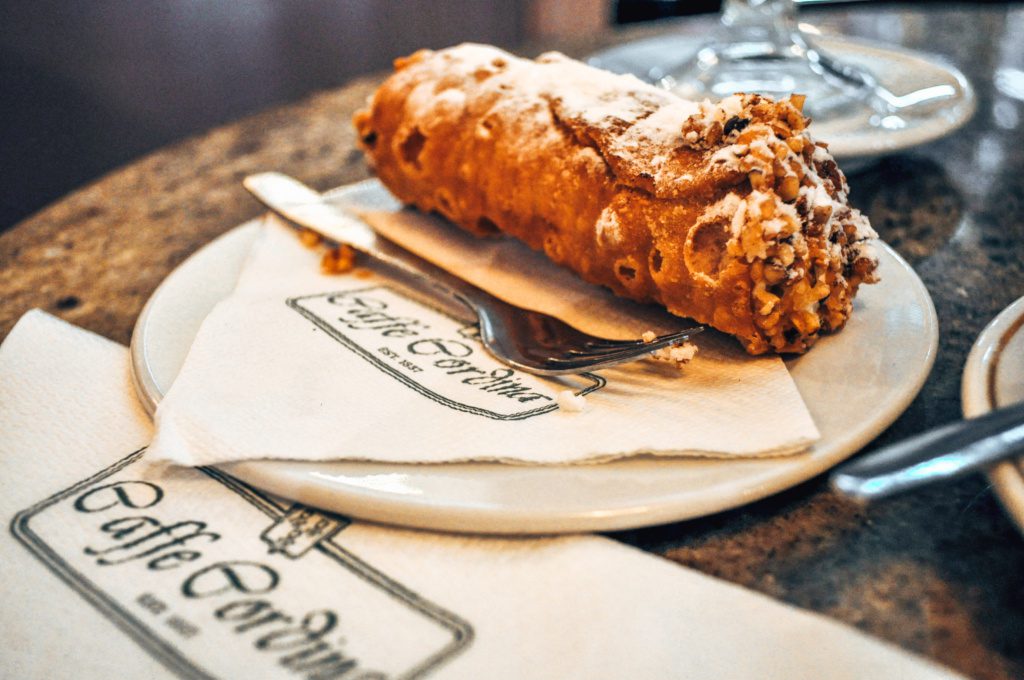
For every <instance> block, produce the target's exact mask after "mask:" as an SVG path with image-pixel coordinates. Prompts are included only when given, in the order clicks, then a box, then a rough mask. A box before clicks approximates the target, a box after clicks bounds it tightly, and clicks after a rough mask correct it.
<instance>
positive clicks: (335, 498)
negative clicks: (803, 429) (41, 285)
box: [132, 181, 938, 534]
mask: <svg viewBox="0 0 1024 680" xmlns="http://www.w3.org/2000/svg"><path fill="white" fill-rule="evenodd" d="M333 198H334V199H335V200H337V201H338V202H340V203H346V204H349V205H355V206H358V207H373V208H379V207H381V205H388V204H389V203H390V201H391V200H392V199H390V197H389V196H388V194H387V193H386V192H385V191H384V189H383V188H382V187H381V186H380V184H379V183H378V182H376V181H369V182H363V183H360V184H355V185H352V186H349V187H343V188H342V189H341V190H339V191H337V192H335V193H334V194H333ZM258 229H259V224H258V221H254V222H250V223H248V224H244V225H242V226H240V227H238V228H236V229H234V230H232V231H230V232H228V233H227V234H225V235H224V236H221V237H220V238H218V239H217V240H215V241H213V242H212V243H210V244H209V245H207V246H206V247H204V248H203V249H202V250H200V251H198V252H197V253H195V254H194V255H193V256H192V257H191V258H189V259H188V260H186V261H185V262H184V263H183V264H182V265H181V266H180V267H178V269H176V270H175V271H174V272H172V273H171V275H170V276H168V277H167V279H166V280H165V281H164V282H163V283H162V284H161V285H160V287H159V288H158V289H157V290H156V292H155V293H154V294H153V297H152V298H151V299H150V300H149V302H148V303H147V305H146V307H145V309H144V310H143V312H142V314H141V315H140V317H139V320H138V323H137V325H136V328H135V333H134V336H133V338H132V360H133V369H134V372H135V378H136V382H137V385H138V386H139V390H140V393H141V394H142V395H143V398H144V399H146V400H147V402H148V405H149V406H152V405H153V404H154V403H156V402H157V401H158V400H159V398H160V396H161V395H162V394H163V393H164V392H165V391H166V389H167V388H168V387H169V386H170V385H171V383H172V381H173V380H174V378H175V376H176V375H177V373H178V370H179V369H180V367H181V365H182V362H183V361H184V358H185V354H186V353H187V351H188V348H189V346H190V344H191V342H192V339H193V338H194V337H195V334H196V331H197V330H198V328H199V325H200V324H201V323H202V321H203V319H204V318H205V317H206V315H207V313H208V312H209V311H210V309H211V308H212V307H213V306H214V305H215V304H216V303H217V301H218V300H220V299H222V298H223V297H225V296H226V295H228V293H230V291H231V290H232V288H233V286H234V282H235V279H236V277H237V274H238V272H239V270H240V268H241V266H242V263H243V261H244V258H245V256H246V254H247V252H248V248H249V246H250V244H251V243H252V240H253V238H254V237H255V235H256V234H257V232H258ZM881 274H882V277H883V279H882V281H883V282H882V283H881V284H878V285H874V286H866V287H864V288H863V289H862V291H863V292H862V293H861V294H860V296H859V297H858V300H857V310H856V313H855V314H854V316H853V318H852V319H851V321H850V323H849V324H848V326H847V327H846V329H845V330H843V331H842V332H841V333H838V334H836V335H834V336H831V337H828V338H825V339H823V340H822V341H821V342H819V343H818V345H817V346H816V347H815V348H814V349H813V350H812V351H811V352H810V353H808V354H807V355H806V356H804V357H800V358H798V359H794V360H791V361H790V362H789V368H790V370H791V372H792V374H793V377H794V379H795V380H796V384H797V386H798V387H799V389H800V392H801V394H802V395H803V397H804V399H805V401H806V402H807V406H808V408H809V409H810V412H811V415H812V416H813V417H814V419H815V422H816V423H817V425H818V428H819V430H820V431H821V435H822V438H821V440H820V441H819V442H818V443H817V444H816V445H815V446H814V447H813V448H812V449H811V450H810V451H809V452H808V453H805V454H800V455H797V456H792V457H788V458H775V459H760V460H756V459H753V460H751V459H748V460H733V461H725V460H699V459H657V460H655V459H633V460H627V461H616V462H612V463H607V464H602V465H578V466H566V467H551V466H546V467H530V466H521V465H500V464H491V463H487V464H485V463H480V464H458V465H385V464H372V463H342V462H338V463H321V462H317V463H314V462H305V463H303V462H291V461H254V462H247V463H234V464H231V465H225V466H223V469H225V470H226V471H228V472H229V473H230V474H232V475H235V476H237V477H239V478H241V479H243V480H245V481H247V482H249V483H251V484H253V485H255V486H257V487H260V488H263V489H265V490H267V491H270V492H272V493H276V494H278V495H281V496H286V497H289V498H293V499H296V500H299V501H301V502H304V503H307V504H310V505H314V506H318V507H321V508H326V509H329V510H333V511H335V512H339V513H342V514H345V515H349V516H352V517H358V518H362V519H367V520H373V521H379V522H386V523H392V524H401V525H406V526H413V527H421V528H428V529H438V530H445V531H462V532H480V533H534V534H536V533H554V532H576V531H605V530H614V529H624V528H630V527H637V526H645V525H652V524H661V523H665V522H671V521H675V520H682V519H687V518H692V517H700V516H702V515H707V514H710V513H714V512H718V511H720V510H725V509H727V508H733V507H737V506H740V505H743V504H745V503H749V502H751V501H754V500H757V499H759V498H763V497H765V496H768V495H770V494H772V493H775V492H777V491H780V490H782V489H786V488H788V487H791V486H793V485H795V484H798V483H799V482H802V481H804V480H806V479H809V478H811V477H813V476H815V475H817V474H819V473H821V472H823V471H825V470H827V469H829V468H831V467H832V466H834V465H835V464H837V463H839V462H840V461H842V460H843V459H845V458H846V457H847V456H849V455H850V454H852V453H853V452H855V451H857V450H858V449H860V448H861V447H863V446H864V445H865V444H867V443H868V442H869V441H871V440H872V439H873V438H874V437H875V436H877V435H878V434H879V433H880V432H881V431H882V430H883V429H885V427H886V426H888V425H889V424H890V423H891V422H892V421H893V420H895V419H896V418H897V417H898V416H899V414H900V413H902V412H903V410H904V409H905V408H906V407H907V405H908V404H909V403H910V401H911V400H912V399H913V398H914V396H915V395H916V394H917V392H918V390H920V388H921V385H922V384H923V383H924V380H925V378H926V377H927V375H928V372H929V370H930V369H931V366H932V362H933V361H934V358H935V348H936V344H937V340H938V326H937V322H936V319H935V310H934V308H933V306H932V301H931V298H930V297H929V296H928V292H927V291H926V290H925V288H924V285H923V284H922V283H921V281H920V279H918V277H917V275H916V274H915V273H914V271H913V270H912V269H911V268H910V267H909V265H907V263H906V262H904V261H903V260H902V259H901V258H900V257H899V256H898V255H896V253H895V252H893V251H892V250H891V249H889V248H888V247H885V246H883V247H882V248H881Z"/></svg>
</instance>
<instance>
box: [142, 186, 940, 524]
mask: <svg viewBox="0 0 1024 680" xmlns="http://www.w3.org/2000/svg"><path fill="white" fill-rule="evenodd" d="M377 188H380V184H379V181H378V180H375V179H370V180H364V181H361V182H356V183H352V184H347V185H343V186H341V187H337V188H336V189H333V190H331V191H329V192H327V194H328V195H329V196H331V197H333V198H335V199H336V200H338V199H341V200H344V196H345V195H346V194H348V193H350V192H352V193H354V192H357V191H359V190H370V189H377ZM262 220H263V217H257V218H254V219H253V220H249V221H246V222H244V223H242V224H240V225H237V226H235V227H233V228H232V229H229V230H228V231H226V232H224V233H223V234H221V235H220V236H218V237H217V238H216V239H214V240H212V241H210V242H209V243H207V244H205V245H203V246H202V247H201V248H200V249H198V250H197V251H195V252H194V253H193V254H192V255H190V256H189V257H188V258H187V259H186V260H185V261H184V262H182V263H181V264H179V265H178V267H176V268H175V270H173V271H172V272H171V274H169V275H168V276H167V277H166V278H165V279H164V281H162V282H161V283H160V285H159V286H158V287H157V289H156V290H155V291H154V292H153V294H152V295H151V296H150V298H149V300H147V302H146V304H145V305H144V307H143V309H142V312H141V313H140V315H139V318H138V319H137V321H136V324H135V328H134V330H133V333H132V340H131V345H130V352H131V354H130V356H131V361H130V364H131V372H132V374H133V381H134V383H135V385H136V387H137V388H139V389H145V388H147V386H148V387H150V388H154V389H156V391H157V392H159V389H157V384H156V381H155V379H153V378H152V375H151V374H150V375H147V373H149V364H148V359H147V355H146V349H147V348H146V342H145V339H146V336H147V334H148V332H149V328H148V326H147V323H148V320H149V319H150V318H151V315H152V310H153V309H154V308H155V306H156V305H157V304H159V302H160V299H161V297H162V296H163V295H164V294H165V293H166V290H167V289H168V288H167V287H168V286H170V285H172V283H169V282H172V280H173V277H174V276H175V274H176V272H178V271H179V269H181V268H183V267H185V266H186V264H187V263H189V262H192V261H193V258H196V257H198V256H200V254H201V253H203V252H208V251H207V249H213V248H216V247H217V246H218V244H220V243H222V242H223V241H224V240H226V239H229V238H231V237H232V235H237V234H238V233H239V232H240V231H241V230H244V229H247V228H248V229H255V228H256V227H257V226H258V224H260V223H261V221H262ZM879 245H880V247H881V248H882V249H883V250H884V251H885V254H886V255H887V256H889V257H891V258H892V261H893V262H894V263H895V264H896V265H898V266H899V268H900V269H901V270H903V272H904V273H905V274H906V275H907V276H908V277H909V279H910V280H911V282H912V290H911V292H910V293H909V294H908V297H907V299H908V300H912V301H919V302H921V303H922V305H921V312H922V322H923V326H924V330H925V333H926V335H927V336H928V343H927V344H928V349H927V352H926V353H925V354H924V355H923V356H922V360H923V361H922V362H921V363H920V364H919V367H918V369H917V371H916V373H915V374H914V378H915V379H914V380H912V381H908V382H906V383H903V384H901V385H900V386H899V390H898V391H896V392H895V393H894V399H893V401H892V402H891V403H890V404H889V405H888V408H887V409H886V411H885V415H884V416H882V417H880V418H878V419H877V420H875V421H873V422H872V423H871V425H870V426H869V427H866V428H863V429H861V430H858V431H855V432H854V433H853V435H852V436H849V437H847V438H846V439H845V440H840V442H839V443H838V444H833V445H832V447H831V450H830V451H829V453H828V455H824V456H819V457H812V456H811V451H813V449H814V448H815V447H817V446H819V445H820V440H819V442H816V443H815V444H814V445H813V446H812V448H811V449H810V450H809V451H808V452H807V453H803V454H796V455H797V456H807V457H808V458H807V460H806V462H805V463H804V464H802V465H800V466H799V467H797V468H790V469H789V470H788V471H787V473H784V474H778V475H775V476H773V477H770V478H768V479H767V480H762V481H760V482H759V483H757V484H751V483H750V482H748V483H747V485H746V486H743V488H742V491H741V492H739V493H735V494H732V495H731V496H730V497H729V498H728V500H725V501H724V502H723V499H722V496H721V495H720V494H715V493H707V492H702V493H696V494H695V493H692V492H691V493H689V494H688V495H687V496H686V500H685V501H682V502H681V501H680V500H678V498H675V497H674V498H669V499H661V500H659V502H658V503H656V504H654V505H652V504H650V503H643V504H640V503H637V502H633V504H632V505H630V506H628V507H624V506H616V507H615V508H614V509H613V510H607V509H596V510H595V509H588V510H580V511H575V512H565V511H561V512H560V513H559V514H557V515H556V516H553V517H552V516H544V515H541V516H538V514H537V510H535V509H532V510H530V509H528V510H517V511H509V510H508V509H497V508H489V507H483V508H482V507H480V506H473V505H464V504H454V505H453V504H451V503H449V504H447V505H438V504H437V503H436V502H433V501H432V500H431V499H423V500H422V501H420V500H419V499H417V498H416V496H407V497H396V495H395V494H393V493H391V494H385V493H381V492H378V491H376V490H373V489H368V488H366V487H360V488H359V489H358V491H355V490H353V491H346V492H343V491H340V490H338V489H336V488H335V489H332V490H331V494H332V495H333V496H335V497H336V498H337V504H336V505H335V506H334V507H332V508H330V509H331V510H333V511H336V512H342V513H344V514H347V515H349V516H352V517H357V518H360V519H363V520H369V521H374V522H383V523H388V524H396V525H401V526H406V527H413V528H419V529H430V530H443V531H451V532H458V533H476V534H479V533H486V534H553V533H576V532H591V531H614V530H620V529H629V528H636V527H640V526H650V525H656V524H663V523H667V522H673V521H681V520H686V519H694V518H697V517H703V516H707V515H711V514H715V513H718V512H722V511H725V510H730V509H733V508H736V507H740V506H742V505H746V504H748V503H750V502H753V501H755V500H760V499H762V498H766V497H768V496H770V495H773V494H775V493H778V492H780V491H783V490H785V489H788V488H791V487H793V486H795V485H797V484H800V483H802V482H804V481H807V480H809V479H812V478H813V477H816V476H818V475H820V474H821V473H823V472H825V471H827V470H829V469H831V468H832V467H834V466H835V465H837V464H838V463H840V462H841V461H843V460H845V459H847V458H849V457H850V456H851V455H853V454H854V453H856V452H857V451H859V450H860V449H862V448H863V447H864V446H865V445H866V444H867V443H868V442H870V441H871V440H872V439H874V438H875V437H877V436H878V435H879V434H880V433H881V432H882V431H884V430H885V429H886V428H887V427H888V426H889V425H891V424H892V422H894V421H895V420H896V419H897V418H899V416H900V415H901V414H902V413H903V412H904V411H905V410H906V408H907V407H908V406H909V405H910V403H911V402H912V401H913V400H914V398H915V397H916V396H917V394H918V393H919V392H920V390H921V388H922V387H923V385H924V382H925V381H926V380H927V378H928V376H929V375H930V373H931V369H932V367H933V365H934V361H935V357H936V354H937V347H938V335H939V333H938V319H937V316H936V313H935V307H934V303H933V301H932V299H931V296H930V294H929V293H928V290H927V288H926V287H925V286H924V283H923V282H922V281H921V279H920V277H919V276H917V273H916V272H915V271H914V270H913V268H912V267H911V266H910V265H909V264H908V263H907V262H906V260H904V259H903V258H902V257H901V256H900V255H899V254H898V253H896V251H894V250H893V249H892V248H891V247H890V246H888V245H887V244H884V243H882V242H879ZM795 361H799V358H797V359H792V360H789V361H787V362H786V363H787V369H790V370H791V371H792V363H793V362H795ZM138 374H142V375H141V376H140V375H138ZM794 382H796V385H797V388H798V389H799V388H800V384H799V381H798V380H797V377H796V376H795V375H794ZM155 403H156V399H155V398H153V397H152V396H150V395H146V396H145V397H144V405H147V404H148V405H149V406H150V407H152V406H153V405H155ZM150 413H151V414H152V411H150ZM667 460H668V459H666V461H667ZM687 460H689V459H687ZM621 462H622V461H620V463H621ZM626 462H627V464H628V461H626ZM731 462H736V461H731ZM296 463H302V464H303V465H307V466H315V465H316V463H315V462H304V461H245V462H236V463H228V464H222V465H220V466H217V467H220V468H221V469H223V470H225V471H227V472H228V473H229V474H232V475H234V476H236V477H239V478H240V479H242V480H243V481H246V482H248V483H250V484H253V485H254V486H257V487H260V488H262V489H264V490H267V491H270V492H271V493H276V494H279V495H282V496H287V497H290V498H294V499H296V500H298V501H300V502H307V503H309V504H311V505H320V506H321V507H322V506H323V503H322V501H321V502H314V500H315V499H314V496H316V498H322V494H323V493H324V492H323V491H322V490H321V491H320V492H317V493H311V492H310V490H309V482H308V479H307V480H305V482H304V483H303V482H302V480H300V479H298V477H299V475H296V474H289V473H288V472H287V471H285V472H284V473H280V472H279V473H278V474H277V475H276V476H275V475H274V474H268V473H267V469H268V468H269V469H270V470H271V471H272V470H273V468H274V466H275V465H276V466H278V467H284V468H286V467H287V466H289V465H291V466H293V467H298V466H296V465H295V464H296ZM379 465H381V466H389V467H394V466H395V465H396V464H388V463H379ZM415 465H416V466H417V467H429V466H424V465H418V464H415ZM477 465H499V464H496V463H479V464H477ZM604 465H615V462H611V463H605V464H604ZM261 468H262V469H261ZM321 474H324V473H321ZM755 481H756V480H755ZM531 513H532V514H531Z"/></svg>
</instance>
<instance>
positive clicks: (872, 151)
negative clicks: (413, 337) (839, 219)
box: [588, 34, 976, 171]
mask: <svg viewBox="0 0 1024 680" xmlns="http://www.w3.org/2000/svg"><path fill="white" fill-rule="evenodd" d="M705 40H706V37H702V36H688V35H682V34H680V35H676V34H668V35H661V36H656V37H654V38H648V39H646V40H638V41H635V42H630V43H625V44H622V45H616V46H615V47H611V48H609V49H607V50H604V51H602V52H598V53H596V54H594V55H591V57H590V58H589V59H588V61H589V63H591V64H593V65H595V66H599V67H601V68H604V69H607V70H609V71H614V72H616V73H633V74H635V75H637V76H639V77H640V78H644V79H648V80H650V79H651V78H650V76H649V75H648V74H650V73H651V69H652V68H655V69H656V68H658V67H659V66H663V65H664V63H665V55H685V54H689V53H695V52H696V51H697V50H698V49H699V48H700V47H701V45H702V44H703V43H704V41H705ZM815 42H816V43H817V44H818V46H819V47H821V49H822V50H824V51H826V52H828V53H830V54H831V55H832V56H834V57H835V58H836V59H839V60H840V61H843V62H846V63H849V64H852V65H854V66H858V67H860V68H862V69H864V70H866V71H868V72H869V73H871V74H873V75H874V76H875V78H877V79H878V81H879V82H880V83H881V84H882V85H884V86H885V87H887V88H888V89H889V90H890V91H892V92H894V93H895V94H897V95H903V94H907V93H909V92H915V91H917V90H922V89H924V88H929V87H937V86H948V87H950V88H952V90H953V92H954V93H955V94H954V96H953V97H951V98H950V99H945V100H942V102H941V104H938V103H936V105H929V106H928V109H927V114H926V115H921V116H915V117H911V116H910V115H906V116H904V120H902V121H898V120H896V119H887V120H886V121H883V122H884V123H885V124H872V122H871V120H870V116H869V114H868V113H866V112H865V113H864V114H863V115H855V116H849V117H845V118H838V119H836V120H831V121H828V122H814V123H812V127H811V131H812V133H813V134H814V135H815V137H816V138H817V139H821V140H824V141H826V142H828V143H829V149H830V150H831V152H832V154H833V155H834V156H835V157H836V158H837V159H838V160H839V161H841V162H840V165H841V166H842V167H843V168H844V169H846V170H847V171H849V170H850V169H851V167H853V166H855V165H856V166H859V165H863V164H865V163H866V162H867V161H868V160H870V159H871V158H875V157H878V156H882V155H885V154H891V153H896V152H898V151H903V150H905V149H909V148H911V147H914V146H918V145H920V144H925V143H927V142H931V141H933V140H936V139H938V138H940V137H943V136H945V135H947V134H949V133H950V132H952V131H953V130H956V129H957V128H959V127H960V126H962V125H963V124H964V123H966V122H967V121H968V120H970V118H971V115H972V114H973V113H974V109H975V106H976V104H975V96H974V90H973V89H972V87H971V85H970V83H969V82H968V80H967V78H966V77H965V76H964V74H962V73H961V72H960V71H958V70H957V69H956V68H954V67H952V66H950V65H948V64H946V63H944V62H943V61H942V60H941V59H940V58H939V57H935V56H932V55H927V54H923V53H921V52H913V51H911V50H905V49H901V48H897V47H892V46H882V45H879V44H877V43H873V42H868V41H864V40H853V39H849V38H837V37H834V36H825V35H822V36H815ZM655 75H657V73H655Z"/></svg>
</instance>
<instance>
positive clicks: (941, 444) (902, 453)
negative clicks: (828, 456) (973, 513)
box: [831, 402, 1024, 500]
mask: <svg viewBox="0 0 1024 680" xmlns="http://www.w3.org/2000/svg"><path fill="white" fill-rule="evenodd" d="M1022 454H1024V402H1021V403H1019V404H1014V405H1012V406H1007V407H1005V408H1001V409H998V410H996V411H991V412H989V413H986V414H985V415H983V416H979V417H977V418H971V419H969V420H962V421H959V422H956V423H952V424H949V425H944V426H942V427H938V428H936V429H934V430H929V431H928V432H925V433H923V434H920V435H917V436H915V437H911V438H910V439H905V440H903V441H901V442H897V443H895V444H892V445H890V446H886V447H884V448H882V449H879V450H878V451H875V452H873V453H870V454H868V455H866V456H863V457H861V458H859V459H857V460H855V461H853V462H852V463H848V464H847V465H844V466H843V467H841V468H839V469H838V470H836V472H834V473H833V474H832V479H831V481H832V486H833V487H834V488H835V489H837V490H838V491H840V492H842V493H844V494H846V495H848V496H852V497H854V498H858V499H862V500H873V499H878V498H885V497H887V496H892V495H894V494H897V493H901V492H903V491H909V490H910V489H914V488H917V487H919V486H924V485H926V484H932V483H935V482H939V481H942V480H946V479H951V478H954V477H958V476H960V475H963V474H966V473H968V472H971V471H973V470H977V469H979V468H983V467H987V466H989V465H992V464H993V463H997V462H999V461H1000V460H1003V459H1005V458H1010V457H1012V456H1017V455H1022Z"/></svg>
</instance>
